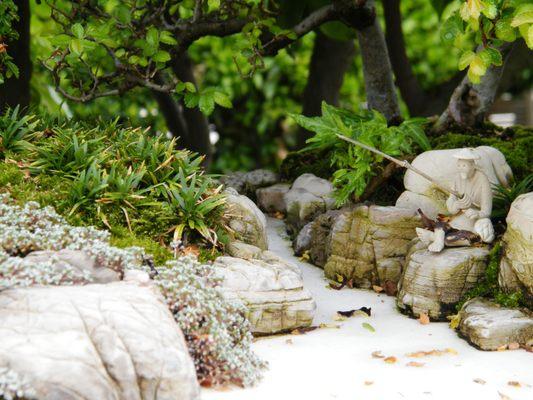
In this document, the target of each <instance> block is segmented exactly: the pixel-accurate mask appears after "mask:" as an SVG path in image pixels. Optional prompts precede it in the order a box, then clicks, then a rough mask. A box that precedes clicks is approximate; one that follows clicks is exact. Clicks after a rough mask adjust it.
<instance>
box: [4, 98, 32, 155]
mask: <svg viewBox="0 0 533 400" xmlns="http://www.w3.org/2000/svg"><path fill="white" fill-rule="evenodd" d="M36 126H37V121H36V118H35V116H31V115H20V113H19V106H16V107H15V108H14V109H8V110H6V112H5V114H3V115H0V156H3V155H4V154H5V152H6V151H15V152H17V151H22V150H24V149H28V148H29V147H30V144H29V142H28V141H27V140H26V139H29V136H30V134H31V133H32V132H33V130H34V129H35V127H36ZM2 158H3V157H2Z"/></svg>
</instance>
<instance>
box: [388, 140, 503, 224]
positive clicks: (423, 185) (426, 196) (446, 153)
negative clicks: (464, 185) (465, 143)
mask: <svg viewBox="0 0 533 400" xmlns="http://www.w3.org/2000/svg"><path fill="white" fill-rule="evenodd" d="M457 151H459V149H447V150H430V151H426V152H424V153H422V154H420V155H418V156H417V157H416V158H415V159H414V160H413V162H412V165H413V166H414V167H416V168H418V169H419V170H421V171H423V172H425V173H426V174H428V175H429V176H431V177H432V178H434V179H435V180H437V181H438V182H440V183H442V184H445V185H447V186H448V187H451V186H452V184H453V178H454V176H455V174H456V172H457V170H456V163H454V162H450V160H453V157H452V156H453V154H455V153H456V152H457ZM474 151H475V152H476V153H477V154H478V155H479V156H480V159H479V160H478V161H476V164H477V165H478V166H479V168H480V169H481V170H482V171H483V172H484V173H485V175H487V177H488V179H489V181H490V182H491V184H494V185H496V184H501V185H504V186H508V185H509V181H510V179H511V178H512V171H511V168H510V167H509V165H508V164H507V162H506V161H505V157H504V155H503V154H502V153H501V152H500V151H499V150H497V149H495V148H493V147H490V146H479V147H476V148H475V149H474ZM403 183H404V186H405V191H404V192H403V193H402V194H401V195H400V197H399V198H398V200H397V201H396V206H398V207H404V208H409V209H411V210H414V211H416V210H417V209H418V208H421V209H422V211H423V212H424V213H425V214H426V215H427V216H429V217H430V218H436V216H437V214H438V213H443V214H447V209H446V198H447V197H448V196H447V195H446V194H444V193H443V192H441V191H440V190H439V189H438V188H436V187H435V186H434V185H433V184H432V183H431V182H429V181H428V180H427V179H425V178H423V177H422V176H420V175H418V174H416V173H415V172H413V171H411V170H407V171H406V172H405V176H404V180H403Z"/></svg>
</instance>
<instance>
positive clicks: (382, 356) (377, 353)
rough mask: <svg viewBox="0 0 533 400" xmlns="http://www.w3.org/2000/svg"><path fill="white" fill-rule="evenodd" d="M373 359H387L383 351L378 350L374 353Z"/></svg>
mask: <svg viewBox="0 0 533 400" xmlns="http://www.w3.org/2000/svg"><path fill="white" fill-rule="evenodd" d="M372 357H373V358H385V356H384V355H383V354H381V350H376V351H373V352H372Z"/></svg>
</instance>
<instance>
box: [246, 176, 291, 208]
mask: <svg viewBox="0 0 533 400" xmlns="http://www.w3.org/2000/svg"><path fill="white" fill-rule="evenodd" d="M290 187H291V185H289V184H288V183H277V184H275V185H272V186H268V187H265V188H260V189H257V190H256V192H255V194H256V198H257V205H258V206H259V208H260V209H261V210H263V211H265V212H268V213H274V212H281V213H285V212H286V211H287V206H286V204H285V198H284V196H285V193H287V192H288V191H289V189H290Z"/></svg>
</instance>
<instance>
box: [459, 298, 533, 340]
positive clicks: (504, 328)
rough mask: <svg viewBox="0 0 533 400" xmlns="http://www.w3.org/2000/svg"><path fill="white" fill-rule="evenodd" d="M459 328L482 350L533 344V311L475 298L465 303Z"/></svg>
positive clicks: (460, 316)
mask: <svg viewBox="0 0 533 400" xmlns="http://www.w3.org/2000/svg"><path fill="white" fill-rule="evenodd" d="M458 330H459V332H460V334H461V335H462V336H464V337H465V338H466V339H467V340H468V341H469V342H470V343H472V344H473V345H475V346H476V347H479V348H480V349H482V350H497V349H499V348H501V347H504V346H508V345H509V344H511V343H518V344H520V345H525V346H528V347H530V346H532V345H533V314H531V312H529V311H528V310H518V309H510V308H504V307H501V306H499V305H498V304H495V303H493V302H491V301H489V300H486V299H480V298H475V299H472V300H470V301H468V302H466V303H465V304H464V305H463V307H462V309H461V311H460V312H459V326H458Z"/></svg>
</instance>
